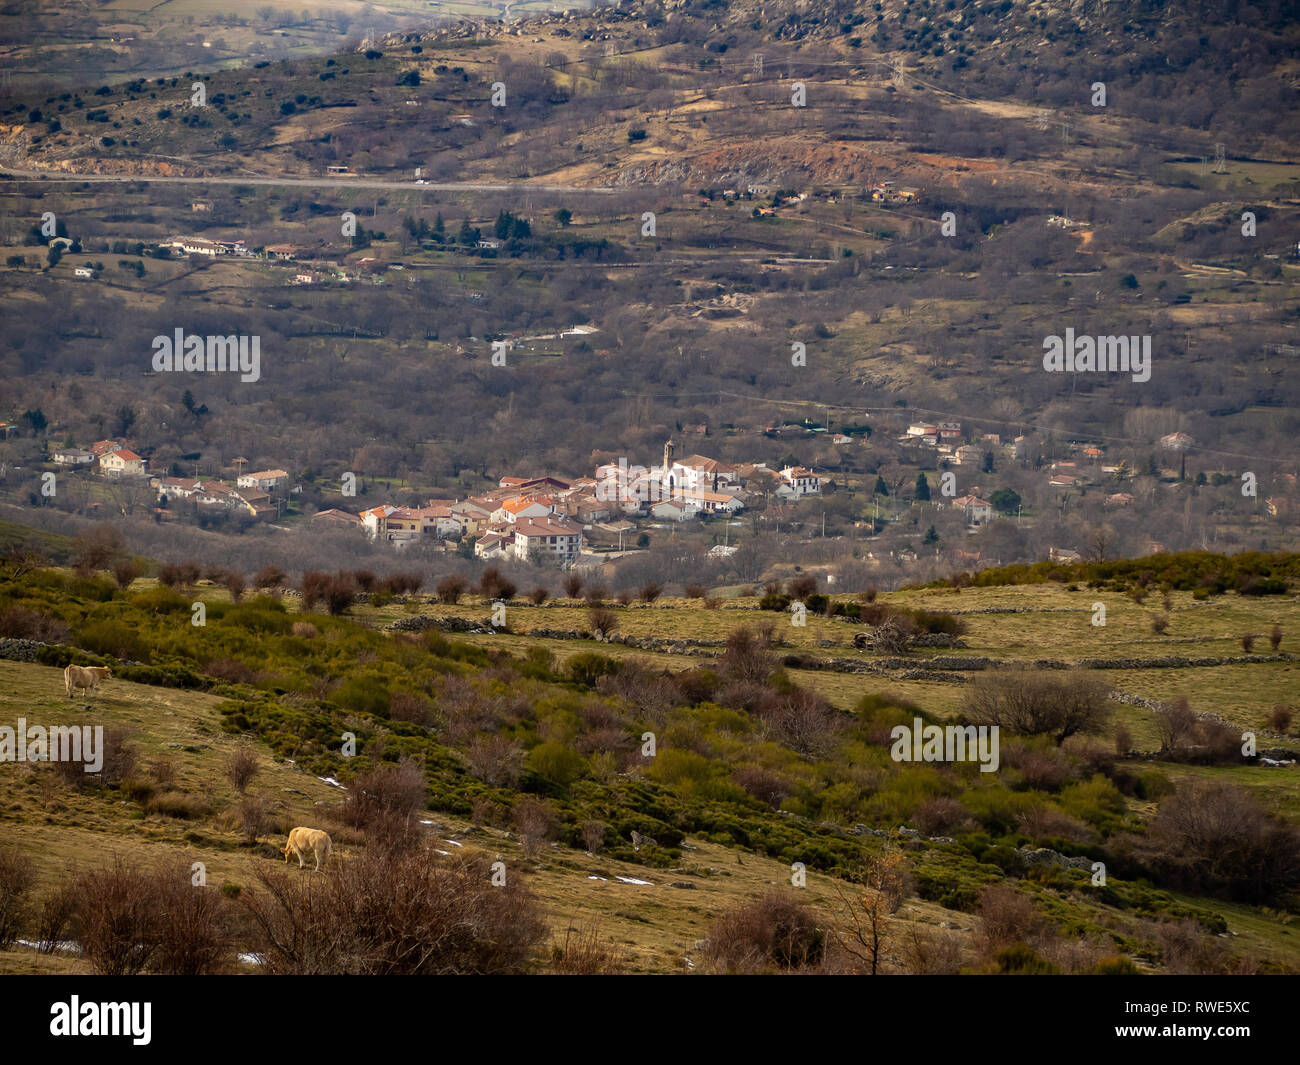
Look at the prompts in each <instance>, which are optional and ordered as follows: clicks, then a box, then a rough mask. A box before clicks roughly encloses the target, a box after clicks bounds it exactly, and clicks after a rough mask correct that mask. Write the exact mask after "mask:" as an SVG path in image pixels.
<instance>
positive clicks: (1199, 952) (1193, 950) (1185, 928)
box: [1144, 919, 1227, 976]
mask: <svg viewBox="0 0 1300 1065" xmlns="http://www.w3.org/2000/svg"><path fill="white" fill-rule="evenodd" d="M1144 930H1145V932H1146V934H1147V935H1148V936H1150V937H1151V938H1152V939H1154V940H1155V942H1156V943H1157V944H1159V946H1160V951H1161V955H1162V960H1163V962H1164V965H1165V968H1166V969H1168V970H1169V972H1170V973H1172V974H1173V975H1175V976H1214V975H1218V974H1220V973H1223V972H1224V971H1226V969H1227V952H1226V951H1225V950H1224V948H1223V946H1222V945H1221V944H1220V943H1219V941H1218V940H1217V939H1215V938H1214V937H1213V936H1211V935H1210V934H1209V933H1207V932H1206V931H1205V929H1203V928H1202V927H1201V926H1200V925H1199V924H1197V922H1196V921H1193V920H1191V919H1187V920H1182V921H1158V922H1147V924H1146V925H1145V926H1144Z"/></svg>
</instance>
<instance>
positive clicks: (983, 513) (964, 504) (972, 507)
mask: <svg viewBox="0 0 1300 1065" xmlns="http://www.w3.org/2000/svg"><path fill="white" fill-rule="evenodd" d="M952 505H953V506H954V507H960V508H961V509H962V510H963V511H964V512H965V514H966V520H967V521H968V522H970V524H972V525H983V524H984V523H985V522H989V521H992V520H993V504H992V503H989V502H987V501H986V500H983V499H980V497H979V496H975V495H965V496H959V497H958V498H956V499H954V500H953V501H952Z"/></svg>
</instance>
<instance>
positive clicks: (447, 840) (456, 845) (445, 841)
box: [443, 839, 465, 847]
mask: <svg viewBox="0 0 1300 1065" xmlns="http://www.w3.org/2000/svg"><path fill="white" fill-rule="evenodd" d="M443 843H449V844H451V845H452V846H453V847H463V846H465V844H463V843H457V842H456V841H455V840H454V839H444V840H443Z"/></svg>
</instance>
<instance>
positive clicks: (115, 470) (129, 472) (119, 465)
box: [99, 447, 147, 477]
mask: <svg viewBox="0 0 1300 1065" xmlns="http://www.w3.org/2000/svg"><path fill="white" fill-rule="evenodd" d="M146 462H147V460H146V459H142V458H141V457H140V456H139V455H137V454H136V453H135V452H134V451H131V450H130V449H129V448H125V447H119V448H117V449H115V450H113V451H107V452H105V453H104V454H103V455H101V456H100V459H99V469H100V471H101V472H102V473H106V474H108V475H110V476H113V477H140V476H143V475H144V468H145V464H146Z"/></svg>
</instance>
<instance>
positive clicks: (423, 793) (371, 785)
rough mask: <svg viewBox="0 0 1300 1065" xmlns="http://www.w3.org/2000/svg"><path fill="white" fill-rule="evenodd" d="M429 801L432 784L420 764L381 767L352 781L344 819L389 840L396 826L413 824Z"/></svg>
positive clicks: (345, 801) (343, 811) (344, 805)
mask: <svg viewBox="0 0 1300 1065" xmlns="http://www.w3.org/2000/svg"><path fill="white" fill-rule="evenodd" d="M427 799H428V785H427V783H426V781H425V779H424V770H423V769H422V768H421V767H420V766H419V765H417V764H416V763H414V762H410V761H403V762H399V763H398V764H397V765H379V766H376V767H375V768H374V769H372V770H370V771H369V772H367V773H363V774H361V775H360V776H358V777H357V778H356V779H355V780H353V781H352V782H351V784H350V785H349V790H348V795H347V798H346V799H345V800H344V801H343V809H342V811H341V816H342V820H343V822H344V824H348V825H351V826H352V827H353V828H360V829H363V830H365V831H366V832H367V834H368V835H370V834H374V835H375V836H376V837H377V838H378V837H385V838H389V837H391V835H392V832H393V831H394V829H395V826H396V825H399V824H406V825H409V824H410V823H411V821H412V819H413V818H414V815H415V814H416V813H417V812H418V811H420V810H423V809H424V807H425V803H426V801H427Z"/></svg>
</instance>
